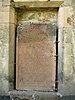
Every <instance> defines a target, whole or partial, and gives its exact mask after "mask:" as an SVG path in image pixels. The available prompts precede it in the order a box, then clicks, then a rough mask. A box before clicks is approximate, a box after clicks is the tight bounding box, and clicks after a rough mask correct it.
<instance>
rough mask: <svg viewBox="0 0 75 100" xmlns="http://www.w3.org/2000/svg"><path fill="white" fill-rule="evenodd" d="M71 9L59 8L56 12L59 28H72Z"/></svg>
mask: <svg viewBox="0 0 75 100" xmlns="http://www.w3.org/2000/svg"><path fill="white" fill-rule="evenodd" d="M72 15H73V8H72V7H61V8H60V9H59V12H58V25H59V27H72Z"/></svg>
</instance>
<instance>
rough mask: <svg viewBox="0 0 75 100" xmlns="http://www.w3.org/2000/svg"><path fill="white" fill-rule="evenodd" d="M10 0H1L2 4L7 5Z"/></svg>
mask: <svg viewBox="0 0 75 100" xmlns="http://www.w3.org/2000/svg"><path fill="white" fill-rule="evenodd" d="M10 1H11V0H3V1H2V6H9V5H10Z"/></svg>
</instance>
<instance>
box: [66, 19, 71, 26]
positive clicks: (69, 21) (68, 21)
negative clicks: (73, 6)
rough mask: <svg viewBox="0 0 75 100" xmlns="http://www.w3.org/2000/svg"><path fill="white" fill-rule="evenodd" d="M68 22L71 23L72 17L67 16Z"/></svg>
mask: <svg viewBox="0 0 75 100" xmlns="http://www.w3.org/2000/svg"><path fill="white" fill-rule="evenodd" d="M67 23H68V24H69V25H71V18H70V17H68V18H67Z"/></svg>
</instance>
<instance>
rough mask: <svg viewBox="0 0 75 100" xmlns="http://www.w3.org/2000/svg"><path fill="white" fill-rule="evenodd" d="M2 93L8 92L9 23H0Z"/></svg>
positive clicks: (0, 79) (0, 78)
mask: <svg viewBox="0 0 75 100" xmlns="http://www.w3.org/2000/svg"><path fill="white" fill-rule="evenodd" d="M0 45H1V48H0V49H1V50H0V52H1V56H0V59H1V60H0V65H1V66H0V90H1V91H0V95H6V94H8V93H7V92H8V90H9V85H8V84H9V83H8V81H9V80H8V72H9V71H8V66H9V64H8V62H9V24H0Z"/></svg>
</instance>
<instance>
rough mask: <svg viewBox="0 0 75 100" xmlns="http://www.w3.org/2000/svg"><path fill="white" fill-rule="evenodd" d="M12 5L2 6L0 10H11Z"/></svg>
mask: <svg viewBox="0 0 75 100" xmlns="http://www.w3.org/2000/svg"><path fill="white" fill-rule="evenodd" d="M9 10H10V6H0V12H9Z"/></svg>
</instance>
